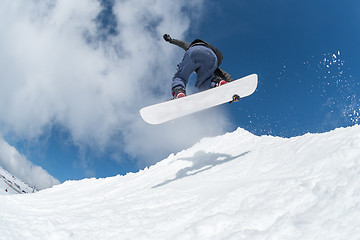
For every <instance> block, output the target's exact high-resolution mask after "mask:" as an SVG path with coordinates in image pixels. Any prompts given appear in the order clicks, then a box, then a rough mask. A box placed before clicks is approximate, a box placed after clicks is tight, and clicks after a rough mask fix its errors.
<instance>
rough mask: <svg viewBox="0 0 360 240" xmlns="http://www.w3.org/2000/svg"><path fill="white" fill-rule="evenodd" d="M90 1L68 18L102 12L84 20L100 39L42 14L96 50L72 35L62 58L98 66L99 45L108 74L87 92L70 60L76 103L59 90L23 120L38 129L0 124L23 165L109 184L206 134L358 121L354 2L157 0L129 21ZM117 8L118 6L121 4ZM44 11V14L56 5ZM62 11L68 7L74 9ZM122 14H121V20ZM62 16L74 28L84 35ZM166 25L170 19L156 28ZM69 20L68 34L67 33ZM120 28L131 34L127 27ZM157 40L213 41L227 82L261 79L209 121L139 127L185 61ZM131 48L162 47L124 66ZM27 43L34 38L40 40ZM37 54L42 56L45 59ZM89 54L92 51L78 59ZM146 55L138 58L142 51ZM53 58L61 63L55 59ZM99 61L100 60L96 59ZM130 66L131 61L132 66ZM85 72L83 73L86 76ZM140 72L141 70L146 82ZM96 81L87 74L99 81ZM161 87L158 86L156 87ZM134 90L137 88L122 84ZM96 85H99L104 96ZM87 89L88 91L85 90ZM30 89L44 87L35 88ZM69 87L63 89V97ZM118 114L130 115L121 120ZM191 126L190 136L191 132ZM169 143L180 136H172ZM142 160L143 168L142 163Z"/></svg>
mask: <svg viewBox="0 0 360 240" xmlns="http://www.w3.org/2000/svg"><path fill="white" fill-rule="evenodd" d="M88 2H89V3H90V2H91V7H89V6H88V5H89V4H88ZM94 2H96V1H90V0H89V1H82V2H81V3H79V2H78V3H76V4H83V8H80V9H82V10H84V12H82V11H80V10H78V11H79V12H78V13H75V14H79V16H82V15H81V14H83V15H84V16H88V15H89V16H92V15H91V14H94V13H93V11H94V12H96V11H97V13H96V14H95V16H96V18H94V17H92V18H91V17H89V18H90V19H91V21H90V23H94V22H95V23H96V24H95V25H96V28H97V31H95V30H93V29H92V28H91V27H88V25H89V24H88V23H87V24H83V22H80V20H78V18H76V17H75V18H73V17H74V16H70V17H69V16H68V15H67V14H70V13H68V12H70V11H64V12H65V13H64V12H61V11H60V10H59V11H53V10H52V11H53V12H56V13H58V14H59V15H56V16H57V17H58V18H55V17H53V18H50V17H49V18H50V19H52V20H54V19H55V20H54V21H53V22H55V23H56V22H57V21H58V22H60V23H62V24H59V29H61V31H64V29H65V31H64V32H66V30H68V29H70V30H69V33H70V32H71V31H75V30H77V29H79V28H84V29H86V28H87V27H88V30H86V31H82V38H83V43H82V44H83V45H84V46H86V45H91V46H93V47H94V49H95V50H94V51H91V52H89V53H88V52H86V50H83V51H79V46H78V45H76V44H77V43H78V42H77V40H76V39H74V38H72V37H69V36H72V35H71V34H69V36H66V37H67V38H66V39H65V40H64V42H60V43H62V44H64V46H65V47H67V46H69V48H70V47H73V49H72V51H71V53H69V54H70V55H71V56H73V55H75V56H78V57H79V59H85V58H89V59H94V61H93V62H95V63H96V61H97V60H96V59H97V58H96V57H93V56H92V54H94V52H95V53H96V51H98V49H104V50H103V52H101V54H100V55H99V56H101V57H99V58H100V59H101V60H102V61H100V60H99V66H103V65H104V68H103V69H102V70H101V71H100V70H99V72H101V74H99V76H94V79H95V80H94V82H91V84H92V85H90V87H89V88H85V87H83V86H84V85H86V86H87V85H88V80H89V79H90V78H92V76H93V75H91V74H92V73H93V72H92V71H91V70H90V69H89V68H85V67H84V65H86V64H89V66H90V67H91V66H94V64H93V62H86V61H84V62H85V63H83V62H82V61H81V62H82V64H81V63H79V62H76V63H74V64H81V65H76V66H78V68H76V69H75V70H74V72H73V74H72V75H71V74H70V73H69V75H65V76H68V77H69V78H72V77H73V79H74V80H73V81H75V82H76V83H78V84H76V85H75V86H74V88H72V89H75V90H77V93H76V94H77V95H76V96H82V97H78V98H74V99H75V100H76V103H75V102H74V101H69V102H68V103H67V101H66V100H67V98H66V97H64V96H70V99H71V97H72V95H66V94H64V95H61V97H59V98H56V99H55V100H56V104H55V106H53V105H51V104H50V103H51V100H53V99H52V97H51V96H49V97H48V98H45V97H44V99H46V100H45V101H48V102H49V106H48V107H46V106H45V107H44V108H43V109H45V110H46V112H49V113H48V115H49V116H47V115H45V116H44V117H43V118H36V117H34V116H33V115H32V113H28V114H29V115H26V116H25V117H29V119H33V118H34V121H32V122H25V123H21V124H20V123H19V124H18V125H16V123H12V120H11V118H9V119H7V118H5V117H3V118H4V119H2V120H1V121H0V123H1V124H0V126H1V131H0V133H2V136H3V138H4V139H5V140H6V141H7V142H8V143H9V144H10V145H13V146H15V147H16V149H17V151H19V152H20V153H21V154H23V155H24V156H26V158H27V159H28V160H30V161H31V162H32V163H34V164H36V165H39V166H41V167H43V168H44V169H45V170H47V171H48V172H49V173H50V174H51V175H52V176H54V177H55V178H57V179H59V180H60V181H61V182H62V181H65V180H68V179H81V178H84V177H92V176H94V177H107V176H113V175H116V174H125V173H127V172H130V171H132V172H134V171H138V170H139V169H142V168H144V167H145V166H149V165H151V164H154V163H155V162H156V161H159V160H161V159H163V158H165V157H167V156H168V155H169V154H171V153H176V152H178V151H181V150H182V149H184V148H186V147H190V146H192V145H193V144H195V143H196V142H198V141H199V140H200V139H201V138H203V137H207V136H214V135H218V134H223V133H225V132H228V131H233V130H235V129H236V128H237V127H241V128H245V129H246V130H248V131H250V132H252V133H254V134H257V135H263V134H269V135H276V136H282V137H292V136H297V135H302V134H304V133H307V132H324V131H329V130H331V129H334V128H337V127H345V126H351V125H354V124H356V123H358V122H359V121H360V120H359V119H360V116H359V112H360V110H359V108H360V98H359V92H360V86H359V80H360V72H359V71H360V70H359V68H358V65H359V60H358V56H359V54H360V47H359V46H358V43H359V42H360V33H359V31H358V28H359V27H358V26H359V23H360V15H359V14H358V12H359V10H360V3H359V2H358V1H355V0H352V1H345V2H339V1H335V0H330V1H325V0H320V1H310V0H305V1H286V2H284V1H271V2H269V1H264V0H255V1H230V0H223V1H201V0H199V1H193V2H192V1H187V2H186V3H185V2H184V3H183V5H182V4H180V3H177V5H176V6H171V4H170V5H169V4H168V3H166V4H165V2H164V1H156V3H159V4H158V5H159V6H161V7H158V8H156V9H155V10H154V9H151V8H150V9H146V10H145V11H143V12H142V11H139V12H140V13H145V15H140V16H141V17H140V20H139V18H138V17H137V18H134V19H132V17H133V16H132V15H131V13H130V14H129V15H127V13H126V12H121V9H126V7H127V6H126V5H122V6H121V7H119V6H120V2H118V4H119V6H113V4H112V3H113V2H112V1H102V5H101V6H100V8H101V9H103V10H102V11H100V13H99V11H98V9H99V7H98V6H96V4H95V3H94ZM115 2H116V1H115ZM190 2H192V3H191V4H193V5H191V4H190ZM73 4H75V3H73ZM121 4H125V3H122V2H121ZM133 4H134V6H133V7H132V8H131V9H133V8H135V9H136V8H138V9H142V8H144V6H142V5H143V3H142V2H141V1H134V2H133ZM50 5H51V4H50ZM50 5H49V6H48V5H46V6H44V8H45V9H54V7H53V6H50ZM154 5H156V6H157V4H154ZM163 5H166V6H163ZM167 5H169V6H167ZM62 7H63V9H66V7H69V6H62ZM75 7H76V6H75ZM69 8H70V7H69ZM113 8H114V9H113ZM55 9H57V10H58V9H60V7H58V6H57V8H55ZM77 9H79V7H78V8H77ZM85 9H86V11H85ZM87 9H89V10H87ZM92 9H93V10H92ZM52 11H48V15H49V16H50V15H51V14H53V12H52ZM87 11H88V12H87ZM131 11H133V10H131ZM131 11H130V12H131ZM152 11H153V12H152ZM172 11H173V12H172ZM59 12H60V13H62V14H63V15H64V16H65V17H62V15H61V14H60V13H59ZM159 12H160V14H159ZM148 13H149V14H148ZM135 14H137V12H136V11H135ZM147 14H148V15H147ZM157 14H159V15H161V14H162V15H161V16H162V17H158V16H157ZM45 15H46V14H45ZM59 16H60V17H59ZM75 16H77V15H75ZM117 16H120V20H119V23H118V24H117V23H116V18H117ZM154 16H155V17H154ZM142 18H143V19H142ZM173 18H174V19H173ZM67 19H72V20H73V19H75V22H76V21H79V26H80V27H79V26H76V25H75V24H74V23H73V22H71V21H67ZM79 19H81V18H79ZM161 21H167V23H166V24H163V25H164V26H161V27H159V25H161V24H160V23H159V22H161ZM43 22H46V21H41V22H40V24H43ZM49 22H52V21H49ZM134 22H135V23H134ZM130 23H131V24H130ZM72 24H74V26H75V27H73V28H72V27H71V28H70V27H69V28H68V29H67V28H66V26H72ZM142 24H144V26H143V25H142ZM145 25H146V26H145ZM44 26H45V27H43V29H47V28H46V27H47V25H44ZM64 26H65V27H64ZM127 26H130V27H131V28H132V30H128V28H127ZM136 28H140V29H143V30H144V31H145V32H144V35H146V36H147V38H145V37H144V39H146V40H147V41H142V38H143V36H141V34H142V31H141V30H139V31H137V30H136ZM49 29H50V28H49ZM74 29H75V30H74ZM159 29H161V31H162V32H161V31H159ZM49 31H50V30H48V31H45V30H44V31H43V34H44V35H46V34H47V33H48V32H49ZM92 31H95V33H94V32H92ZM163 33H169V34H170V35H171V36H173V37H175V38H182V39H183V40H186V41H188V42H190V41H192V40H193V39H195V38H201V39H204V40H205V41H208V42H210V43H212V44H213V45H215V46H216V47H218V48H219V49H220V50H221V51H222V52H223V55H224V61H223V64H222V68H223V69H225V70H226V71H228V72H229V73H230V74H231V75H232V76H233V77H234V79H235V78H240V77H243V76H246V75H248V74H252V73H257V74H258V75H259V85H258V89H257V91H256V92H255V93H254V94H253V95H252V96H250V97H248V98H245V99H243V100H242V101H241V102H240V103H237V104H231V105H223V106H219V107H216V108H214V109H211V110H209V111H206V112H205V113H200V114H195V115H194V116H192V119H179V120H178V121H175V122H173V123H169V124H167V125H166V124H165V125H164V126H150V125H147V124H145V123H142V122H141V119H139V118H140V116H139V115H137V114H136V113H137V111H138V110H139V109H140V108H141V107H143V106H145V105H149V104H151V103H155V102H159V101H161V100H164V99H166V98H170V89H169V86H170V80H171V78H172V75H173V74H174V72H175V70H176V64H177V63H178V62H179V61H180V60H181V58H182V55H183V50H181V49H176V47H175V46H172V45H169V44H167V43H166V42H163V41H162V40H161V39H162V34H163ZM52 34H54V33H52ZM49 36H52V35H49ZM56 39H58V38H56ZM149 39H151V41H149ZM41 40H43V41H45V40H44V39H41ZM59 41H60V40H59ZM132 41H135V42H136V41H139V43H138V46H145V49H146V47H147V44H149V45H150V44H155V45H156V46H157V47H158V49H160V50H159V51H158V52H157V53H156V54H155V53H153V52H152V50H153V49H152V48H151V47H149V49H150V50H149V51H147V54H146V56H147V57H148V55H149V56H150V55H151V54H153V55H156V57H154V58H151V57H148V58H149V59H148V60H147V58H145V59H143V58H144V56H145V55H144V56H143V57H142V58H138V60H136V61H135V60H133V58H134V57H133V58H131V57H129V58H127V56H136V54H135V53H136V50H132V44H131V43H132ZM34 42H35V43H36V42H39V41H38V40H36V38H35V40H34ZM69 42H70V43H69ZM114 42H116V44H115V43H114ZM35 43H34V44H35ZM51 44H52V43H49V46H52V45H51ZM35 46H37V45H36V44H35ZM40 46H41V45H40ZM57 46H59V45H57ZM61 46H62V45H60V47H61ZM80 48H81V47H80ZM51 49H54V48H51V47H49V48H46V49H44V50H43V51H44V55H45V56H48V55H49V53H51V52H52V51H53V50H51ZM140 50H141V49H140ZM111 51H114V52H116V54H118V57H117V58H116V57H115V59H116V60H114V61H110V60H111V59H112V58H110V57H109V56H108V55H107V54H105V53H108V52H111ZM35 52H36V54H37V53H39V52H40V53H41V51H35ZM54 52H56V51H54ZM84 52H86V54H87V55H84V56H83V55H82V54H83V53H84ZM129 53H130V54H129ZM141 53H142V54H144V50H142V52H141ZM58 54H62V53H58ZM9 55H11V54H10V53H9ZM50 55H51V56H52V54H50ZM53 55H54V58H56V56H57V55H56V54H53ZM104 55H106V56H107V58H105V59H102V58H103V56H104ZM60 56H61V55H60ZM119 56H120V57H119ZM15 59H16V58H15ZM29 59H32V58H29ZM45 59H46V58H45ZM136 59H137V58H136ZM29 61H30V60H29ZM39 61H40V60H39ZM49 61H50V62H51V60H49V59H46V62H49ZM133 61H134V62H135V63H137V64H132V62H133ZM64 62H65V63H61V64H64V67H63V69H64V71H66V72H67V71H68V69H69V68H71V66H67V65H66V61H65V60H64ZM140 62H141V63H140ZM153 62H155V63H153ZM139 63H140V64H142V65H146V64H149V66H150V67H148V68H146V69H145V70H142V69H143V66H140V64H139ZM61 66H62V65H61ZM122 66H127V67H126V68H125V67H124V68H123V67H122ZM99 68H100V67H99ZM23 69H24V70H23V71H24V75H26V76H31V75H30V73H27V72H26V71H27V69H28V68H23ZM50 69H51V67H50ZM104 69H105V70H104ZM149 69H150V70H149ZM82 70H83V71H82ZM41 71H42V70H41ZM64 71H61V72H60V71H59V72H54V73H51V75H50V76H52V77H54V76H55V75H56V76H55V77H54V78H57V77H58V78H59V80H57V81H56V82H53V83H52V85H54V83H56V84H58V82H59V81H60V82H61V81H63V80H64V78H63V76H62V74H63V72H64ZM127 71H129V73H127ZM69 72H71V71H69ZM87 72H88V74H84V73H87ZM125 72H126V73H125ZM138 72H140V73H141V72H145V74H144V75H141V74H140V73H139V74H138ZM25 73H26V74H25ZM96 73H97V72H95V70H94V74H95V75H96ZM44 74H45V75H46V74H47V73H44ZM59 75H61V76H59ZM78 75H79V76H80V77H79V78H77V76H78ZM133 75H134V76H133ZM135 75H136V76H135ZM138 75H139V76H138ZM12 76H15V75H12ZM46 76H47V75H46ZM102 76H103V77H104V79H102ZM124 76H126V77H124ZM145 76H146V77H145ZM60 77H61V78H60ZM96 77H98V78H96ZM146 78H149V79H146ZM193 78H194V76H192V79H193ZM4 79H6V78H4ZM26 79H27V78H26ZM153 79H154V80H153ZM156 79H158V81H156V82H154V81H155V80H156ZM22 81H25V80H22ZM77 81H78V82H77ZM130 82H131V84H132V85H133V86H132V87H128V85H130ZM108 83H109V84H108ZM138 83H139V84H138ZM41 84H43V83H42V82H41ZM69 84H72V83H70V82H69ZM111 84H113V85H111ZM52 85H51V84H50V85H46V86H47V87H46V89H49V88H51V86H52ZM38 86H43V85H38ZM49 86H50V87H49ZM93 86H99V89H96V87H93ZM62 87H64V86H62V85H59V86H58V88H56V91H55V93H57V92H61V89H62ZM112 87H114V88H113V89H115V90H116V91H113V92H112V91H111V88H112ZM124 88H125V89H129V95H127V96H126V98H125V97H124V99H125V100H124V99H122V98H118V95H124V92H126V91H124V90H123V89H124ZM59 89H60V90H59ZM64 89H65V87H64ZM83 89H86V90H87V89H89V92H87V91H85V90H84V91H83ZM148 89H150V90H148ZM75 90H74V91H75ZM130 90H131V91H130ZM35 91H39V90H38V89H35ZM68 91H69V90H68V89H67V90H66V92H65V93H68ZM98 91H99V92H101V93H102V92H105V93H106V94H107V95H106V94H104V95H101V96H102V97H101V98H96V97H94V102H92V99H93V97H92V96H93V95H92V94H98ZM144 91H149V96H151V98H149V99H148V100H147V99H141V100H138V96H137V95H136V94H137V93H138V92H142V93H143V92H144ZM79 92H80V94H79ZM130 93H131V94H130ZM135 93H136V94H135ZM144 95H145V96H148V95H146V94H144ZM36 96H37V95H36ZM107 97H109V99H111V104H109V105H107V104H108V102H107V101H105V100H104V104H105V105H101V104H100V103H99V101H97V99H100V100H101V101H102V100H103V99H104V98H105V99H107ZM140 97H141V96H140ZM117 99H118V100H117ZM55 100H54V101H55ZM82 101H83V102H84V104H86V103H88V105H89V104H90V105H92V106H93V107H94V109H93V112H98V113H99V114H98V115H97V114H96V113H95V115H94V113H93V112H91V109H88V110H87V109H85V110H83V109H84V107H82V106H81V105H80V103H81V102H82ZM117 101H118V103H119V104H118V105H117V104H116V102H117ZM15 102H16V101H15ZM58 102H64V106H63V105H58V104H57V103H58ZM78 102H80V103H79V108H76V107H74V111H71V110H72V109H73V106H72V105H73V104H75V105H76V104H78ZM133 102H134V103H133ZM66 103H67V104H68V105H66ZM120 103H121V104H120ZM130 103H131V104H132V105H130ZM97 104H99V106H97ZM128 105H129V106H128ZM14 106H18V105H14ZM5 108H6V107H4V109H5ZM52 108H54V109H56V110H57V111H55V110H54V113H52V112H51V110H52ZM103 108H104V109H107V108H109V111H104V112H102V111H103ZM112 108H114V109H112ZM128 108H131V110H128ZM34 109H35V112H36V110H37V109H40V110H41V109H42V108H34ZM64 109H70V110H69V111H65V110H64ZM121 109H122V110H121ZM0 110H1V108H0ZM45 110H41V112H40V113H44V111H45ZM82 111H84V112H83V113H82ZM124 111H125V112H126V113H128V114H126V115H127V116H131V118H130V117H129V119H127V117H126V116H122V115H121V114H122V113H123V112H124ZM5 112H6V113H7V112H9V111H5ZM10 112H11V111H10ZM73 112H76V113H73ZM219 113H220V114H219ZM92 114H93V115H92ZM107 114H108V115H107ZM40 115H41V114H40ZM219 115H221V116H219ZM21 116H22V115H20V116H18V115H14V119H19V118H20V117H21ZM209 116H210V118H209ZM22 119H24V117H22ZM118 119H121V120H118ZM209 119H214V121H213V122H212V121H211V120H209ZM107 121H109V122H110V123H109V124H108V125H104V126H103V129H104V130H103V131H102V130H101V129H102V128H99V124H100V125H101V123H102V122H107ZM205 121H206V123H205V124H204V122H205ZM33 122H34V123H33ZM35 122H36V123H39V122H40V123H41V125H39V126H38V125H37V124H35ZM129 122H131V123H129ZM40 123H39V124H40ZM189 123H190V124H189ZM188 125H191V126H192V128H190V129H187V128H189V127H188ZM201 125H206V126H201ZM26 126H30V128H31V129H35V130H34V131H33V132H28V130H29V127H26ZM101 126H102V125H101ZM200 126H201V127H200ZM24 129H25V130H24ZM36 130H37V131H36ZM97 130H98V131H97ZM24 132H27V134H24ZM182 133H183V134H182ZM169 135H176V136H177V137H176V139H175V138H173V137H170V136H169ZM179 138H180V139H179ZM177 141H178V142H177ZM150 155H151V156H150ZM147 158H149V160H146V159H147ZM144 159H145V160H144Z"/></svg>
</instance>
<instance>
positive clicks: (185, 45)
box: [163, 34, 190, 50]
mask: <svg viewBox="0 0 360 240" xmlns="http://www.w3.org/2000/svg"><path fill="white" fill-rule="evenodd" d="M163 38H164V40H165V41H167V42H169V43H171V44H174V45H176V46H178V47H181V48H182V49H184V50H187V49H188V48H189V46H190V44H188V43H187V42H185V41H181V40H178V39H174V38H171V37H170V35H169V34H164V36H163Z"/></svg>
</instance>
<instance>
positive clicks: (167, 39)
mask: <svg viewBox="0 0 360 240" xmlns="http://www.w3.org/2000/svg"><path fill="white" fill-rule="evenodd" d="M163 38H164V40H165V41H167V42H171V40H172V38H171V37H170V35H169V34H164V35H163Z"/></svg>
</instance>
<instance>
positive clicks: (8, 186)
mask: <svg viewBox="0 0 360 240" xmlns="http://www.w3.org/2000/svg"><path fill="white" fill-rule="evenodd" d="M36 191H37V189H36V188H33V187H30V186H29V184H27V183H25V182H23V181H22V180H20V179H18V178H17V177H15V176H14V175H12V174H10V173H9V172H8V171H6V170H5V169H3V168H2V167H0V195H7V194H19V193H33V192H36Z"/></svg>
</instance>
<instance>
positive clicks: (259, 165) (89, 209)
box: [0, 125, 360, 240]
mask: <svg viewBox="0 0 360 240" xmlns="http://www.w3.org/2000/svg"><path fill="white" fill-rule="evenodd" d="M0 203H1V204H0V233H1V234H0V238H1V239H236V240H238V239H301V240H303V239H359V236H360V217H359V216H360V126H358V125H357V126H354V127H350V128H345V129H336V130H334V131H331V132H328V133H324V134H306V135H304V136H300V137H295V138H290V139H284V138H280V137H271V136H261V137H259V136H255V135H252V134H251V133H249V132H247V131H245V130H243V129H238V130H236V131H235V132H233V133H228V134H225V135H224V136H219V137H215V138H207V139H203V140H202V141H201V142H200V143H198V144H196V145H195V146H193V147H192V148H190V149H188V150H184V151H182V152H180V153H178V154H176V155H170V156H169V157H168V158H167V159H165V160H163V161H161V162H159V163H157V164H156V165H155V166H152V167H150V168H148V169H145V170H143V171H140V172H138V173H131V174H127V175H126V176H115V177H110V178H106V179H85V180H82V181H68V182H65V183H64V184H61V185H57V186H54V187H53V188H51V189H46V190H42V191H40V192H38V193H34V194H19V195H11V196H9V195H2V196H0Z"/></svg>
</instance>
